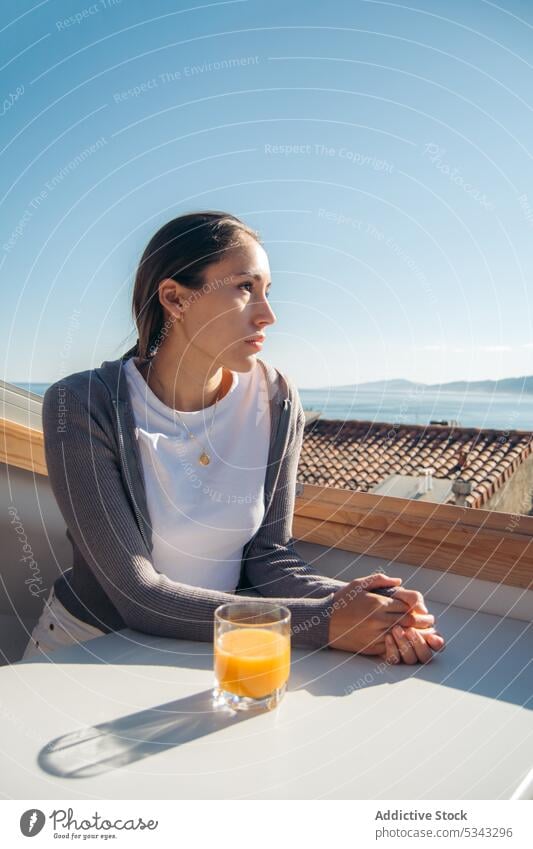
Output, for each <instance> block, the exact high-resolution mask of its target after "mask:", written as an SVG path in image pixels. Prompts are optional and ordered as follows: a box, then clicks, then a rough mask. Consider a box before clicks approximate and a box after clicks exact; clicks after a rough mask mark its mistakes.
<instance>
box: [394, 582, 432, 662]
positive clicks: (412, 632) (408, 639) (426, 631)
mask: <svg viewBox="0 0 533 849" xmlns="http://www.w3.org/2000/svg"><path fill="white" fill-rule="evenodd" d="M407 592H409V591H408V590H405V589H403V588H401V587H400V588H398V589H397V590H395V592H394V597H395V598H399V599H402V600H404V601H405V602H406V604H408V605H409V602H410V600H412V599H411V598H408V597H407V596H406V593H407ZM418 596H419V601H418V603H417V604H416V605H415V607H414V608H411V612H417V611H418V612H421V613H427V612H428V609H427V607H426V605H425V603H424V599H423V597H422V595H421V593H418ZM444 645H445V641H444V637H442V636H441V635H440V634H438V633H437V631H436V629H435V628H434V627H429V628H418V627H416V626H415V627H408V628H403V627H402V624H401V620H400V624H396V625H395V626H394V627H393V628H392V631H391V632H390V633H389V634H387V635H386V637H385V646H386V649H385V652H384V654H383V659H384V660H386V661H387V663H401V662H402V661H403V662H404V663H408V664H413V663H429V661H430V660H431V659H432V658H433V652H436V651H442V650H443V649H444Z"/></svg>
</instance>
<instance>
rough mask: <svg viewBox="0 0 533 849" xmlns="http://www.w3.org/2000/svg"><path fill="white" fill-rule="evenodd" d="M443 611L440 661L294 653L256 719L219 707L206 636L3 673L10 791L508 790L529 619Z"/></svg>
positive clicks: (71, 653) (362, 795)
mask: <svg viewBox="0 0 533 849" xmlns="http://www.w3.org/2000/svg"><path fill="white" fill-rule="evenodd" d="M431 609H432V612H434V613H435V615H436V616H437V617H438V625H439V629H440V630H441V631H442V632H443V633H444V634H445V635H446V637H447V646H446V649H445V651H444V652H443V653H442V654H440V655H438V656H435V659H434V660H433V661H432V663H430V664H428V665H426V666H423V665H417V666H405V665H402V666H398V667H392V668H390V667H384V668H383V665H382V668H381V671H380V669H379V661H376V660H374V659H373V658H370V657H362V656H354V655H350V654H348V653H344V652H338V651H333V650H331V649H329V650H323V651H318V652H314V653H307V652H306V651H304V650H302V649H298V650H293V662H292V669H291V679H290V684H289V689H288V692H287V694H286V695H285V698H284V700H283V702H282V703H281V705H280V707H279V708H278V709H277V710H275V711H273V712H267V713H262V714H258V715H257V714H256V715H250V714H235V713H233V712H231V711H229V710H227V711H226V710H222V711H214V710H213V709H212V707H211V704H210V697H211V692H210V691H211V686H212V682H213V674H212V667H213V663H212V647H211V645H210V644H208V643H190V642H183V641H173V640H166V639H161V638H155V637H148V636H146V635H143V634H139V633H138V632H134V631H123V632H121V633H120V634H113V635H109V636H106V637H101V638H99V639H97V640H92V641H91V642H90V643H86V644H85V645H81V646H75V647H71V648H68V649H63V650H61V651H60V652H57V653H55V655H54V656H53V662H52V656H50V660H47V659H46V658H40V659H38V660H34V661H26V662H20V663H17V664H14V665H12V666H11V667H4V668H2V669H0V717H1V724H0V751H1V755H0V757H1V760H2V768H1V769H0V794H1V796H2V797H3V798H32V799H93V798H95V799H104V798H111V799H127V798H131V799H146V798H160V799H169V798H177V799H188V798H205V799H213V798H231V799H246V798H253V799H277V798H291V799H318V798H328V799H330V798H331V799H506V798H510V797H511V795H512V794H513V792H514V790H515V789H516V788H517V787H518V785H519V784H520V783H521V782H522V781H523V780H524V777H525V776H526V775H527V773H528V772H529V771H530V769H531V767H532V766H533V713H532V711H531V707H532V706H533V665H532V663H531V656H532V651H531V649H532V638H531V634H532V629H531V626H530V625H528V623H527V622H523V621H519V620H513V619H502V618H500V617H498V616H497V615H493V614H487V613H473V612H472V611H469V610H466V609H463V608H458V607H449V606H445V605H443V604H438V603H435V602H433V603H432V605H431ZM50 744H52V746H51V748H50V747H49V746H50ZM528 794H529V798H533V792H531V793H529V791H528Z"/></svg>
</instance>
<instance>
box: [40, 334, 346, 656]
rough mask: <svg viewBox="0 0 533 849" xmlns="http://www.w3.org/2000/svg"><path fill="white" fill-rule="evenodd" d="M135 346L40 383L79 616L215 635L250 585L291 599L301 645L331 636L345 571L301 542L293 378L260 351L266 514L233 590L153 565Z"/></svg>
mask: <svg viewBox="0 0 533 849" xmlns="http://www.w3.org/2000/svg"><path fill="white" fill-rule="evenodd" d="M133 353H134V349H133V348H132V349H130V351H128V352H127V353H126V354H124V356H123V357H121V358H120V359H118V360H112V361H106V362H104V363H102V365H101V366H100V368H95V369H89V370H87V371H82V372H77V373H75V374H71V375H68V376H67V377H64V378H62V379H61V380H59V381H57V382H56V383H54V384H52V385H51V386H50V387H49V388H48V389H47V391H46V393H45V395H44V400H43V407H42V417H43V431H44V447H45V455H46V463H47V467H48V476H49V480H50V485H51V487H52V491H53V493H54V496H55V498H56V501H57V503H58V505H59V509H60V510H61V513H62V515H63V518H64V520H65V522H66V525H67V532H66V534H67V537H68V539H69V541H70V543H71V545H72V549H73V561H72V567H71V568H70V569H68V570H67V571H66V572H64V573H63V574H62V575H61V576H60V577H59V578H58V579H57V580H56V581H55V584H54V589H55V593H56V596H57V598H58V599H59V601H60V602H61V603H62V604H63V605H64V606H65V607H66V608H67V610H68V611H69V612H70V613H72V614H73V615H74V616H76V617H78V618H79V619H81V620H82V621H83V622H87V623H89V624H91V625H94V626H95V627H97V628H100V629H101V630H102V631H104V632H105V633H110V632H111V631H118V630H121V629H123V628H133V629H135V630H137V631H142V632H144V633H148V634H156V635H161V636H166V637H174V638H181V639H186V640H202V641H210V640H212V639H213V614H214V611H215V609H216V608H217V607H218V606H219V605H220V604H224V603H225V602H228V601H232V600H233V601H237V600H239V599H241V598H242V597H243V590H244V591H246V590H249V591H250V590H252V591H255V592H257V593H259V594H260V595H261V596H265V597H268V598H269V599H271V600H272V601H274V602H277V603H279V604H284V605H285V606H286V607H288V608H289V610H290V611H291V614H292V616H291V626H292V642H293V645H295V646H309V647H315V648H322V647H326V646H327V644H328V623H329V618H330V616H331V612H332V607H331V603H332V600H333V594H334V593H335V592H336V591H337V590H338V589H339V588H340V587H343V586H346V582H345V581H337V580H335V579H330V578H326V577H323V576H321V575H318V574H317V573H316V572H315V571H314V570H313V569H312V568H311V566H310V565H308V564H307V563H305V562H304V561H303V560H302V559H301V558H300V557H299V555H298V554H297V553H296V551H295V550H294V547H293V537H292V536H291V530H292V518H293V511H294V501H295V490H296V473H297V468H298V460H299V455H300V449H301V445H302V440H303V430H304V424H305V414H304V412H303V408H302V405H301V402H300V399H299V396H298V392H297V390H296V388H295V386H294V385H293V383H292V381H291V380H289V379H288V378H286V377H285V376H284V375H283V374H282V373H281V372H280V371H278V369H276V368H274V367H273V366H271V365H269V364H268V363H265V362H264V361H263V360H260V359H258V360H257V363H258V366H259V364H260V365H261V367H262V368H263V369H264V371H265V375H266V378H267V386H268V397H269V406H270V413H271V437H270V447H269V454H268V464H267V470H266V477H265V516H264V519H263V523H262V525H261V527H260V528H259V529H258V531H257V532H256V533H255V534H254V536H253V537H252V539H251V540H250V541H249V542H248V543H247V544H246V545H245V546H244V549H243V557H242V562H241V575H240V581H239V585H238V586H237V590H236V593H237V595H236V594H234V593H226V592H220V591H218V590H211V589H204V588H201V587H193V586H189V585H186V584H181V583H178V582H176V581H173V580H170V579H169V578H168V577H167V576H166V575H164V574H161V573H159V572H158V571H157V570H156V568H155V567H154V564H153V561H152V529H151V523H150V516H149V513H148V507H147V502H146V492H145V487H144V479H143V470H142V463H141V456H140V452H139V447H138V445H137V440H136V437H135V424H134V418H133V411H132V407H131V402H130V397H129V391H128V387H127V383H126V375H125V373H124V368H123V365H124V362H125V360H126V359H128V358H129V357H130V356H132V355H133ZM244 597H247V596H244ZM253 597H255V598H257V596H253Z"/></svg>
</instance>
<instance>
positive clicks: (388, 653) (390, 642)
mask: <svg viewBox="0 0 533 849" xmlns="http://www.w3.org/2000/svg"><path fill="white" fill-rule="evenodd" d="M401 660H402V657H401V654H400V650H399V649H398V646H397V645H396V643H395V641H394V638H393V636H392V634H385V661H386V662H387V663H390V664H395V663H401Z"/></svg>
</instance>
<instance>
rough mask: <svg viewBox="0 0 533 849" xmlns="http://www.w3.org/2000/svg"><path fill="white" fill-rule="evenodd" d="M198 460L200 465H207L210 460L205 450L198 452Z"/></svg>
mask: <svg viewBox="0 0 533 849" xmlns="http://www.w3.org/2000/svg"><path fill="white" fill-rule="evenodd" d="M199 462H200V463H201V464H202V466H207V465H209V463H210V462H211V461H210V459H209V457H208V456H207V454H206V453H205V451H202V453H201V454H200V457H199Z"/></svg>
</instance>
